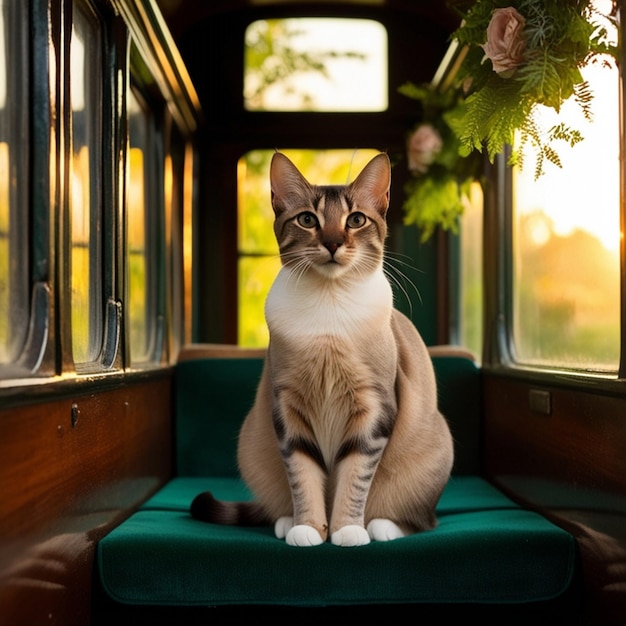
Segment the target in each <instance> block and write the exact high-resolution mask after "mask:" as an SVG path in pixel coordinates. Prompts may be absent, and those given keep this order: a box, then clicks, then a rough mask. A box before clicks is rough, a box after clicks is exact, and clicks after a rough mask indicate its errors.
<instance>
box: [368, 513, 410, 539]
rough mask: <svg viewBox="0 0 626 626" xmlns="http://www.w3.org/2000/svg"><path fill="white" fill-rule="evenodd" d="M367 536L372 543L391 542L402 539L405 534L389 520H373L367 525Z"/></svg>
mask: <svg viewBox="0 0 626 626" xmlns="http://www.w3.org/2000/svg"><path fill="white" fill-rule="evenodd" d="M367 534H368V535H369V536H370V539H373V540H374V541H391V540H392V539H399V538H400V537H404V536H405V535H406V533H405V532H404V531H403V530H402V528H400V526H398V525H397V524H396V523H395V522H392V521H391V520H390V519H382V518H378V519H373V520H371V521H370V523H369V524H368V525H367Z"/></svg>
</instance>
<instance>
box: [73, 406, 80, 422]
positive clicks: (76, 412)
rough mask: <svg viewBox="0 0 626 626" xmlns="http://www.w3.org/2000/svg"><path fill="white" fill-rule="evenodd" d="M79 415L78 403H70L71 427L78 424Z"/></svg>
mask: <svg viewBox="0 0 626 626" xmlns="http://www.w3.org/2000/svg"><path fill="white" fill-rule="evenodd" d="M79 417H80V411H79V409H78V404H76V403H74V404H72V428H76V426H77V424H78V418H79Z"/></svg>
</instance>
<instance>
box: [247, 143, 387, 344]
mask: <svg viewBox="0 0 626 626" xmlns="http://www.w3.org/2000/svg"><path fill="white" fill-rule="evenodd" d="M283 153H284V154H285V155H286V156H288V157H289V158H290V159H291V160H292V161H293V162H294V163H295V165H296V166H297V167H298V168H299V169H300V171H301V172H302V173H303V174H304V176H305V177H306V178H307V179H308V180H309V182H311V183H313V184H322V185H323V184H345V183H348V182H350V181H352V180H354V178H356V176H357V174H358V173H359V172H360V171H361V170H362V169H363V167H365V165H366V163H368V161H369V160H370V159H371V158H372V157H374V156H375V155H376V154H378V153H379V151H378V150H370V149H366V150H358V151H354V150H284V151H283ZM273 154H274V150H253V151H252V152H248V153H247V154H245V155H244V156H243V157H241V159H240V160H239V164H238V173H237V180H238V183H237V184H238V195H239V198H238V206H239V213H238V250H239V267H238V272H239V274H238V287H239V322H238V324H239V329H238V343H239V345H242V346H246V347H263V346H266V345H267V342H268V338H269V337H268V333H267V329H266V326H265V316H264V305H265V298H266V297H267V293H268V291H269V288H270V286H271V284H272V282H273V280H274V278H275V277H276V274H277V273H278V270H279V269H280V258H279V256H278V244H277V243H276V239H275V237H274V230H273V224H274V212H273V210H272V205H271V202H270V195H271V194H270V179H269V168H270V161H271V159H272V155H273Z"/></svg>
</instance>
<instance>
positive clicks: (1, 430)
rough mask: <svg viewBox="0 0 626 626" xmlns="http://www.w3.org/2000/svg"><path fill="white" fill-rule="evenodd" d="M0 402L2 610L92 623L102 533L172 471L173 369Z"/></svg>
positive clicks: (9, 620) (26, 620)
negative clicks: (9, 404) (100, 386)
mask: <svg viewBox="0 0 626 626" xmlns="http://www.w3.org/2000/svg"><path fill="white" fill-rule="evenodd" d="M127 381H128V379H127V378H126V379H125V380H124V382H122V383H120V384H119V385H118V388H117V389H116V390H108V391H107V390H104V391H103V390H98V391H96V390H94V391H91V392H88V391H86V390H85V385H80V387H78V386H77V389H78V388H80V390H81V391H80V392H78V393H71V392H69V391H67V389H65V390H64V391H63V392H62V394H59V395H60V396H61V397H60V398H59V399H55V400H45V399H44V400H41V399H40V400H39V401H37V402H35V403H33V404H29V405H22V406H17V407H14V408H10V409H4V410H0V494H1V495H0V615H1V616H2V622H3V623H6V624H11V625H12V626H15V625H20V624H24V625H28V626H32V625H35V624H59V625H62V626H74V625H76V626H85V625H86V624H89V619H90V597H91V580H92V567H93V555H94V548H95V542H96V541H97V540H98V539H99V538H100V537H102V536H103V535H104V534H106V532H108V531H109V530H110V529H111V528H112V527H113V526H115V525H116V524H117V523H119V522H120V521H121V520H122V519H123V518H125V517H126V516H127V515H128V514H129V513H130V511H132V510H133V509H134V508H136V507H137V506H138V505H139V504H140V503H141V502H142V501H144V500H145V499H146V498H147V497H148V496H149V495H150V494H151V493H153V492H154V491H155V490H156V489H157V488H158V487H159V486H160V485H162V484H163V482H164V481H165V480H167V478H169V477H170V475H171V471H172V447H171V446H172V439H171V404H172V398H171V393H172V392H171V372H170V371H169V370H168V371H167V372H164V371H161V372H158V373H156V374H155V377H154V378H153V379H152V380H146V379H145V377H144V378H142V379H140V380H139V379H138V382H136V383H129V382H127Z"/></svg>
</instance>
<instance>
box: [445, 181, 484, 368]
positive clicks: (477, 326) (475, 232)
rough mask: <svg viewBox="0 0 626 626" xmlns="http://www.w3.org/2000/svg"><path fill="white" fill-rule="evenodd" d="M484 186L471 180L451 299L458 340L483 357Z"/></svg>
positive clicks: (478, 357) (453, 262)
mask: <svg viewBox="0 0 626 626" xmlns="http://www.w3.org/2000/svg"><path fill="white" fill-rule="evenodd" d="M483 207H484V198H483V189H482V187H481V185H480V184H479V183H478V182H475V183H473V184H472V187H471V190H470V197H469V198H468V201H467V205H466V206H465V209H464V212H463V215H462V217H461V223H460V228H459V236H458V252H456V247H453V250H455V254H458V260H456V262H455V259H452V263H451V266H452V267H458V268H459V269H458V274H455V277H456V280H458V283H456V282H455V281H454V280H451V285H450V287H451V294H450V302H451V305H452V306H453V307H454V309H453V311H452V312H451V319H452V323H453V328H452V329H451V331H452V335H453V337H454V340H455V343H458V344H459V345H462V346H464V347H466V348H467V349H468V350H470V351H471V352H472V353H473V354H474V355H475V357H476V359H477V360H480V357H481V353H482V340H483V255H482V248H483Z"/></svg>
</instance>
